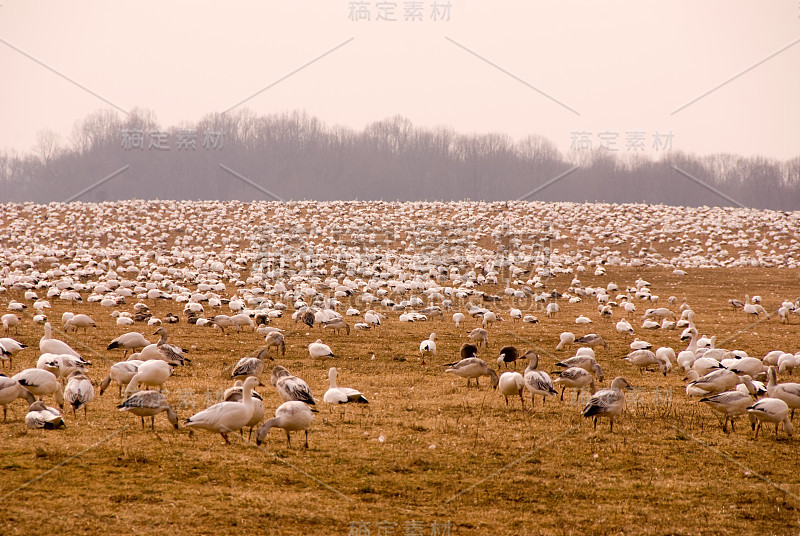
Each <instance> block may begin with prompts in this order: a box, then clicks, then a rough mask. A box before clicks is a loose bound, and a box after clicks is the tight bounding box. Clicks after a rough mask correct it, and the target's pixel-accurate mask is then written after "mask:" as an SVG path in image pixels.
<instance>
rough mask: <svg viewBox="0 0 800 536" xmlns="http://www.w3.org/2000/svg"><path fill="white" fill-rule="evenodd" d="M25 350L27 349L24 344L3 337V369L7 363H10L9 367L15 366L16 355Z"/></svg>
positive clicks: (0, 353)
mask: <svg viewBox="0 0 800 536" xmlns="http://www.w3.org/2000/svg"><path fill="white" fill-rule="evenodd" d="M23 348H27V346H25V345H24V344H22V343H21V342H19V341H16V340H14V339H9V338H8V337H3V338H1V339H0V360H2V362H3V367H4V368H5V366H6V361H8V366H9V367H13V366H14V354H16V353H17V352H19V351H20V350H22V349H23Z"/></svg>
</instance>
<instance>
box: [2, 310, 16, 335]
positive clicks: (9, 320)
mask: <svg viewBox="0 0 800 536" xmlns="http://www.w3.org/2000/svg"><path fill="white" fill-rule="evenodd" d="M0 322H2V323H3V329H4V330H5V333H6V335H8V332H9V330H10V329H11V328H14V334H15V335H16V334H17V333H19V328H18V327H17V326H19V317H18V316H17V315H15V314H14V313H8V314H5V315H3V316H2V317H0Z"/></svg>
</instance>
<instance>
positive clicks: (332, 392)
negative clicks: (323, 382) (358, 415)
mask: <svg viewBox="0 0 800 536" xmlns="http://www.w3.org/2000/svg"><path fill="white" fill-rule="evenodd" d="M338 373H339V371H338V370H337V369H336V367H331V368H330V369H328V381H329V382H330V388H329V389H328V390H327V391H325V395H324V396H323V397H322V400H323V401H324V402H325V403H326V404H349V403H351V402H355V403H357V404H369V401H368V400H367V399H366V398H364V395H362V394H361V392H359V391H356V390H355V389H351V388H349V387H338V386H337V385H336V376H337V375H338Z"/></svg>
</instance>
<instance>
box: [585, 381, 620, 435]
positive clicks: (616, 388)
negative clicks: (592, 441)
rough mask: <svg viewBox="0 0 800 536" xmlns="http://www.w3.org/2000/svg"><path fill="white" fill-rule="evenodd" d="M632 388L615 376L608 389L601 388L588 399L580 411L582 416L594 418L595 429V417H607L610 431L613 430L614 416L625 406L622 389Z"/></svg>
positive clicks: (595, 426)
mask: <svg viewBox="0 0 800 536" xmlns="http://www.w3.org/2000/svg"><path fill="white" fill-rule="evenodd" d="M623 388H624V389H632V387H631V385H630V384H629V383H628V381H627V380H626V379H625V378H623V377H622V376H617V377H616V378H614V381H612V382H611V388H610V389H601V390H599V391H597V392H596V393H595V394H593V395H592V397H591V398H590V399H589V403H588V404H586V407H584V408H583V410H582V411H581V415H583V416H584V417H587V418H588V417H593V418H594V428H595V430H597V419H598V418H600V417H608V419H609V421H610V428H609V430H610V431H611V432H613V431H614V417H616V416H617V415H619V414H620V413H622V410H623V409H624V408H625V394H624V393H623V392H622V389H623Z"/></svg>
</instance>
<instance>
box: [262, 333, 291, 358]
mask: <svg viewBox="0 0 800 536" xmlns="http://www.w3.org/2000/svg"><path fill="white" fill-rule="evenodd" d="M264 341H265V342H266V344H267V350H269V349H270V348H272V347H273V346H274V347H275V349H276V350H275V353H276V354H278V355H280V356H285V355H286V341H285V340H284V339H283V333H281V332H280V331H270V332H269V333H267V335H266V337H264ZM270 359H272V358H271V357H270Z"/></svg>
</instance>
